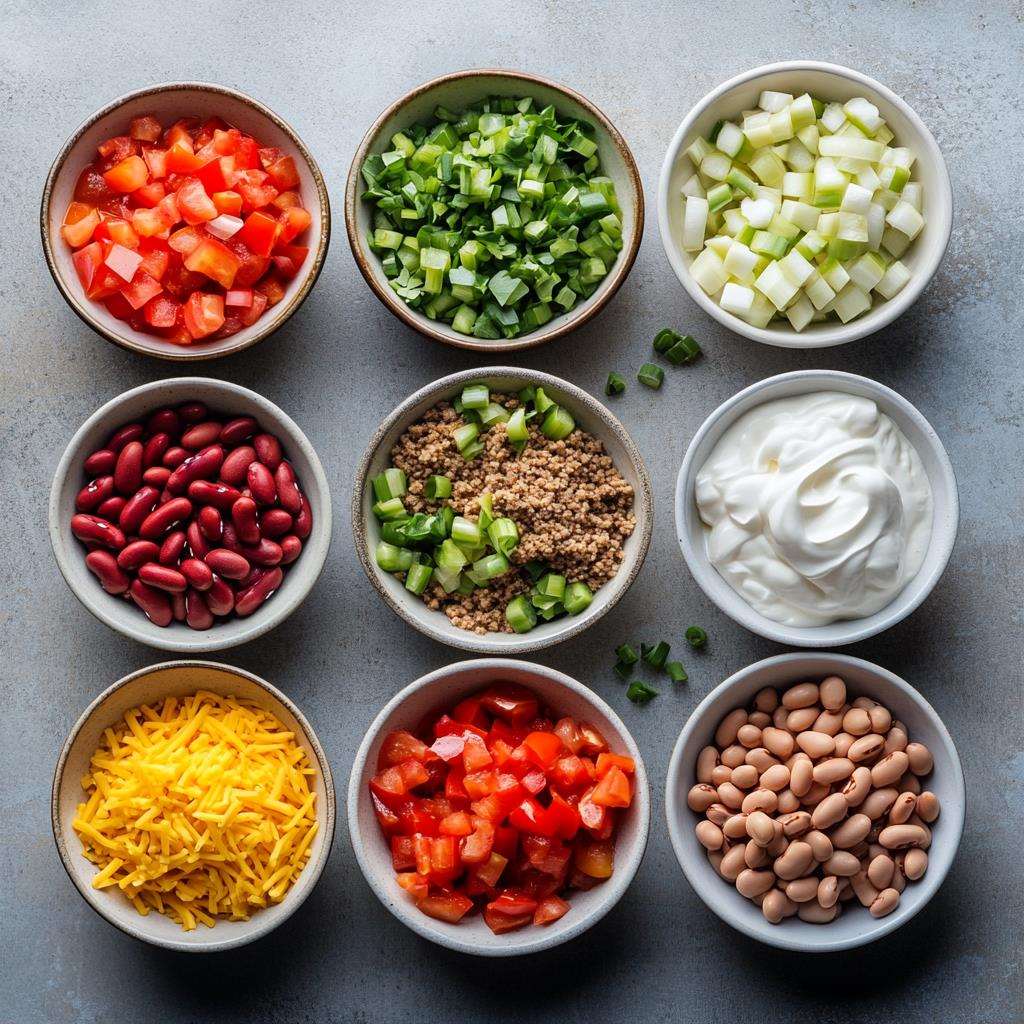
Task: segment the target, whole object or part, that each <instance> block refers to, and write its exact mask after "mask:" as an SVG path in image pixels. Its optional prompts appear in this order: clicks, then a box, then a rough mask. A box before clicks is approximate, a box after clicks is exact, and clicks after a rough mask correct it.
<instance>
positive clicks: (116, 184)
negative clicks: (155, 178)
mask: <svg viewBox="0 0 1024 1024" xmlns="http://www.w3.org/2000/svg"><path fill="white" fill-rule="evenodd" d="M148 177H149V170H148V169H147V167H146V161H145V160H143V159H142V157H140V156H135V155H134V154H133V155H132V156H129V157H126V158H125V159H124V160H122V161H121V162H120V163H117V164H115V165H114V166H113V167H111V168H110V170H109V171H107V172H106V173H105V174H104V175H103V180H104V181H105V182H106V183H107V184H108V185H109V186H110V187H111V188H112V189H113V190H114V191H115V192H134V191H135V190H136V189H138V188H142V186H143V185H145V184H146V180H147V178H148Z"/></svg>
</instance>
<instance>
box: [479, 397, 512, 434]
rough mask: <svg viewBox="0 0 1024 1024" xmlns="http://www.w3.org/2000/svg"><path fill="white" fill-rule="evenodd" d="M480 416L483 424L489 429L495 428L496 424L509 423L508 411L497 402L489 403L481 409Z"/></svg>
mask: <svg viewBox="0 0 1024 1024" xmlns="http://www.w3.org/2000/svg"><path fill="white" fill-rule="evenodd" d="M478 415H479V417H480V422H481V424H483V426H484V427H486V428H488V429H490V428H491V427H493V426H494V424H495V423H507V422H508V420H509V411H508V409H506V408H505V406H503V405H499V404H498V403H497V402H488V403H487V406H486V407H485V408H483V409H481V410H480V411H479V413H478Z"/></svg>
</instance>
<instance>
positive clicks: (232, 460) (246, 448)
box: [220, 444, 256, 487]
mask: <svg viewBox="0 0 1024 1024" xmlns="http://www.w3.org/2000/svg"><path fill="white" fill-rule="evenodd" d="M255 461H256V449H255V448H253V447H252V446H251V445H247V444H243V445H242V446H241V447H240V448H236V449H235V450H234V451H233V452H229V453H228V454H227V455H226V456H225V457H224V464H223V465H222V466H221V467H220V478H221V480H223V481H224V483H226V484H231V485H232V486H234V487H237V486H238V485H239V484H243V483H245V475H246V472H247V471H248V469H249V464H250V463H251V462H255Z"/></svg>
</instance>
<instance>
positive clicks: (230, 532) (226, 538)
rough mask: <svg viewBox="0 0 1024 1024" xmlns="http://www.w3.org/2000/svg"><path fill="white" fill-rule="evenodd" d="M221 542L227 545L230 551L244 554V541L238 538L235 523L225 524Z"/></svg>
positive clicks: (224, 545)
mask: <svg viewBox="0 0 1024 1024" xmlns="http://www.w3.org/2000/svg"><path fill="white" fill-rule="evenodd" d="M221 544H222V546H223V547H226V548H227V549H228V551H237V552H238V554H242V546H243V545H242V542H241V541H240V540H239V539H238V534H237V533H236V532H235V524H234V523H225V524H224V533H223V535H222V536H221Z"/></svg>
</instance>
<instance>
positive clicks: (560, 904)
mask: <svg viewBox="0 0 1024 1024" xmlns="http://www.w3.org/2000/svg"><path fill="white" fill-rule="evenodd" d="M568 912H569V904H568V903H566V902H565V900H563V899H560V898H559V897H558V896H546V897H545V898H544V899H542V900H541V901H540V903H538V904H537V909H536V910H535V911H534V912H533V923H534V924H535V925H548V924H554V923H555V921H558V920H559V919H561V918H563V917H565V915H566V914H567V913H568Z"/></svg>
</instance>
